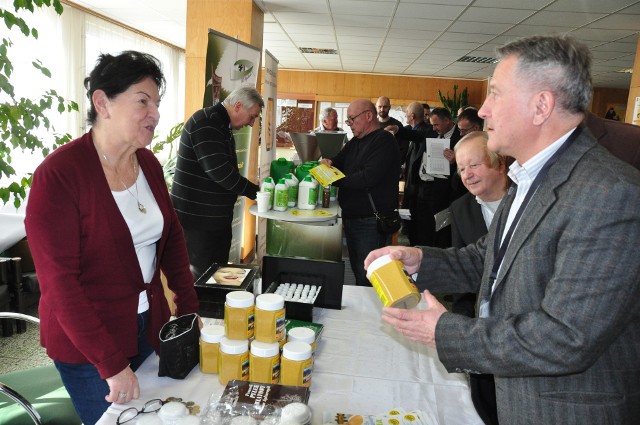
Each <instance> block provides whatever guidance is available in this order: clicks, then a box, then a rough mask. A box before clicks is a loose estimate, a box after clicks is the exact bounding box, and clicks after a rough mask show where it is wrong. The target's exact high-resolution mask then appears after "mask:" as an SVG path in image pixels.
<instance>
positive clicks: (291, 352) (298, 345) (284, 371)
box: [280, 341, 313, 387]
mask: <svg viewBox="0 0 640 425" xmlns="http://www.w3.org/2000/svg"><path fill="white" fill-rule="evenodd" d="M312 367H313V360H312V359H311V345H309V344H307V343H306V342H299V341H296V342H287V343H286V344H285V345H284V347H283V348H282V357H281V358H280V384H281V385H294V386H298V387H310V386H311V372H312Z"/></svg>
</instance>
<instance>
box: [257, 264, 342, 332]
mask: <svg viewBox="0 0 640 425" xmlns="http://www.w3.org/2000/svg"><path fill="white" fill-rule="evenodd" d="M284 282H289V283H298V284H305V285H316V286H319V287H320V286H321V287H322V289H321V290H320V293H319V294H318V297H317V298H316V300H315V303H314V304H313V305H314V306H316V307H322V308H331V309H335V310H340V309H342V286H343V285H344V262H342V261H328V260H312V259H307V258H293V257H276V256H270V255H265V256H264V257H262V288H261V290H262V293H266V292H268V290H269V288H270V287H271V285H272V284H274V283H275V285H274V287H273V288H274V289H273V291H275V288H277V287H278V285H279V284H280V283H284ZM293 304H296V306H292V307H291V308H293V309H296V308H302V309H305V308H308V307H309V306H311V305H310V304H307V305H306V306H298V304H303V303H293ZM286 307H287V318H291V319H295V317H290V313H289V308H290V307H289V304H287V306H286ZM311 307H312V306H311ZM293 311H294V310H292V312H293ZM301 314H304V315H306V317H307V318H306V319H297V320H305V321H311V316H310V315H308V312H306V311H304V310H303V311H302V312H301Z"/></svg>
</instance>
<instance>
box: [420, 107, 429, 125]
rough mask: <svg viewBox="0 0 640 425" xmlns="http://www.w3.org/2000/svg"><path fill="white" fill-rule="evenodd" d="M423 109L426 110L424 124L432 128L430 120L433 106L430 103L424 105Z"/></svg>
mask: <svg viewBox="0 0 640 425" xmlns="http://www.w3.org/2000/svg"><path fill="white" fill-rule="evenodd" d="M422 107H423V108H424V123H425V124H427V125H428V126H429V127H431V121H430V120H429V118H430V117H431V106H429V104H428V103H423V104H422Z"/></svg>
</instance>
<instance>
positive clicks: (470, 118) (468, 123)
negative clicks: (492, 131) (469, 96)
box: [458, 106, 484, 136]
mask: <svg viewBox="0 0 640 425" xmlns="http://www.w3.org/2000/svg"><path fill="white" fill-rule="evenodd" d="M483 126H484V120H483V119H482V118H480V117H479V116H478V110H477V109H476V108H474V107H473V106H467V107H466V108H464V109H463V110H462V112H460V115H458V131H460V136H466V135H467V134H469V133H471V132H472V131H482V127H483Z"/></svg>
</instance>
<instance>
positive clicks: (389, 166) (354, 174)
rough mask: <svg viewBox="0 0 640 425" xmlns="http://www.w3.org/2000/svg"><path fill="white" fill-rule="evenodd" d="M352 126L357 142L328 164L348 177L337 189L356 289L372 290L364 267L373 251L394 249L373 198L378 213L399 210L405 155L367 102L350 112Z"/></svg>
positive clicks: (351, 142)
mask: <svg viewBox="0 0 640 425" xmlns="http://www.w3.org/2000/svg"><path fill="white" fill-rule="evenodd" d="M346 123H347V125H348V126H349V127H351V131H352V132H353V138H352V139H351V140H349V142H347V144H346V145H345V146H344V148H342V150H341V151H340V153H338V155H336V156H335V157H334V158H332V159H323V160H322V162H323V163H325V164H327V165H333V166H334V167H336V168H338V169H339V170H340V171H342V172H343V173H344V175H345V177H344V178H343V179H341V180H338V181H337V182H336V183H335V184H336V186H338V187H339V188H340V191H339V194H338V201H339V203H340V208H342V224H343V226H344V234H345V237H346V239H347V249H348V250H349V261H350V262H351V269H352V270H353V274H354V275H355V277H356V284H357V285H360V286H371V284H370V283H369V281H368V280H367V277H366V273H365V270H364V267H363V264H364V259H365V257H366V256H367V255H368V254H369V252H371V250H373V249H376V248H380V247H383V246H385V245H388V244H389V243H390V242H391V235H383V234H380V233H378V230H377V226H376V218H375V215H374V213H373V207H372V206H371V202H370V201H369V196H368V195H367V193H370V194H371V197H372V199H373V203H374V204H375V207H376V209H377V210H378V211H379V212H380V213H382V214H388V213H390V212H391V211H393V210H395V209H396V208H397V207H398V173H399V172H400V158H399V156H400V152H399V150H398V144H397V143H395V140H394V139H393V136H392V135H391V133H389V132H388V131H385V130H383V129H382V128H380V125H379V124H378V120H377V119H376V109H375V107H374V106H373V103H371V101H369V100H367V99H358V100H354V101H353V102H352V103H351V104H350V105H349V108H348V109H347V121H346Z"/></svg>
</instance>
